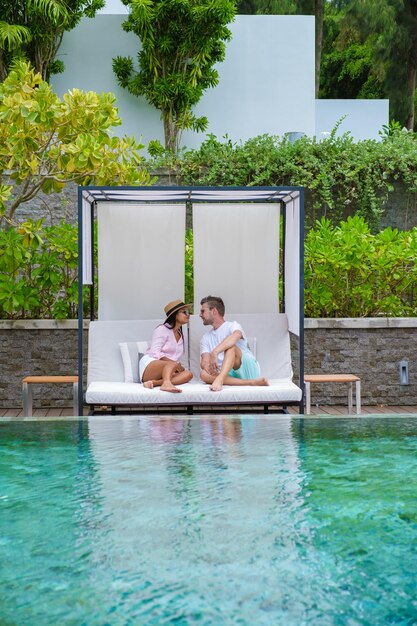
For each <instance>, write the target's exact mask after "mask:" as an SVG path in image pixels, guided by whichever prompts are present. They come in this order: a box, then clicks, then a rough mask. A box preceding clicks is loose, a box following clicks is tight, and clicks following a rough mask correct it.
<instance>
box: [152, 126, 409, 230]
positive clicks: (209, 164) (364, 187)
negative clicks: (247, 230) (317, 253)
mask: <svg viewBox="0 0 417 626" xmlns="http://www.w3.org/2000/svg"><path fill="white" fill-rule="evenodd" d="M336 131H337V126H336V128H335V129H334V130H333V131H332V133H331V134H330V136H329V137H328V138H325V139H323V140H322V141H316V139H311V138H308V137H302V138H301V139H299V140H298V141H296V142H295V143H291V142H290V141H289V140H288V138H287V137H273V136H269V135H262V136H259V137H255V138H253V139H249V140H248V141H246V142H244V143H233V142H232V141H231V140H230V139H228V138H227V137H226V138H225V139H224V141H219V140H218V139H217V138H216V137H215V136H214V135H211V136H209V138H208V139H207V140H206V141H205V142H204V143H203V144H202V145H201V146H200V148H199V149H198V150H188V151H187V150H186V151H183V152H182V153H181V155H180V156H179V157H174V156H173V155H172V154H169V153H165V155H164V156H163V157H162V158H159V159H156V160H155V161H154V163H153V164H154V165H166V166H168V167H171V168H173V169H174V171H176V172H177V174H178V176H179V178H180V180H181V182H182V183H184V184H193V185H242V186H246V185H261V186H262V185H266V186H268V185H301V186H304V187H305V188H306V191H307V193H308V194H309V203H308V204H309V206H310V207H311V208H312V211H311V213H309V214H307V215H306V218H307V224H308V225H309V226H311V225H313V224H314V222H315V220H316V219H317V218H319V217H321V216H325V217H327V218H329V219H330V220H331V221H332V222H333V223H334V224H336V223H337V222H338V221H339V220H340V219H343V218H346V217H347V216H348V215H349V214H352V213H357V214H359V215H361V216H362V217H364V218H365V219H366V221H367V222H368V223H369V224H370V226H371V227H372V228H376V227H377V226H378V224H379V221H380V216H381V214H382V211H383V206H384V203H385V202H386V201H387V198H388V194H389V192H390V191H392V190H393V181H397V180H398V181H402V182H403V183H404V184H405V185H406V188H407V189H408V191H410V192H413V193H415V192H416V191H417V139H416V138H417V135H416V134H415V133H411V132H402V131H400V130H398V129H396V128H393V129H392V130H391V131H390V132H389V133H385V134H383V135H382V140H381V141H374V140H366V141H358V142H354V141H353V139H352V137H351V135H350V134H349V133H346V134H344V135H342V136H336Z"/></svg>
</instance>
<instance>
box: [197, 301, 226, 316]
mask: <svg viewBox="0 0 417 626" xmlns="http://www.w3.org/2000/svg"><path fill="white" fill-rule="evenodd" d="M200 304H208V308H209V309H217V310H218V312H219V313H220V315H221V316H222V317H223V316H224V311H225V308H224V302H223V300H222V299H221V298H219V297H218V296H206V297H205V298H203V299H202V300H201V302H200Z"/></svg>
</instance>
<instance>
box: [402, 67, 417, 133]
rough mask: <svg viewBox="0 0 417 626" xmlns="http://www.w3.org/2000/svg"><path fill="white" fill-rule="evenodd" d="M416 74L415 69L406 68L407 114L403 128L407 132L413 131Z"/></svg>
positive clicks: (416, 69) (416, 70)
mask: <svg viewBox="0 0 417 626" xmlns="http://www.w3.org/2000/svg"><path fill="white" fill-rule="evenodd" d="M416 73H417V68H416V67H411V66H410V67H409V68H408V75H407V102H408V113H407V119H406V122H405V127H406V128H408V130H413V129H414V94H415V91H416Z"/></svg>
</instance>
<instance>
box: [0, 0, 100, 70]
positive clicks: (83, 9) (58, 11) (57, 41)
mask: <svg viewBox="0 0 417 626" xmlns="http://www.w3.org/2000/svg"><path fill="white" fill-rule="evenodd" d="M104 5H105V0H2V1H1V3H0V80H4V79H5V78H6V76H7V73H8V71H9V69H10V66H11V63H12V62H13V61H14V60H15V59H16V58H20V59H24V60H27V61H30V63H31V64H32V65H33V67H34V68H35V69H36V71H37V72H39V73H40V74H41V76H42V78H43V79H44V80H49V78H50V75H51V74H53V73H58V72H60V71H62V70H63V67H64V65H63V63H62V61H59V60H57V59H56V55H57V52H58V49H59V47H60V45H61V42H62V37H63V35H64V33H65V31H68V30H71V29H73V28H74V27H75V26H76V25H77V24H78V23H79V21H80V20H81V18H82V17H94V15H95V14H96V12H97V11H98V10H99V9H101V8H102V7H103V6H104Z"/></svg>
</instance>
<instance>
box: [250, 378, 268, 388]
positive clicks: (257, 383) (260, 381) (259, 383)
mask: <svg viewBox="0 0 417 626" xmlns="http://www.w3.org/2000/svg"><path fill="white" fill-rule="evenodd" d="M248 384H249V385H253V386H254V387H269V382H268V379H267V378H255V379H254V380H251V381H250V383H248Z"/></svg>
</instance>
